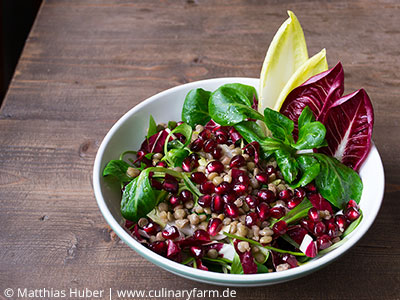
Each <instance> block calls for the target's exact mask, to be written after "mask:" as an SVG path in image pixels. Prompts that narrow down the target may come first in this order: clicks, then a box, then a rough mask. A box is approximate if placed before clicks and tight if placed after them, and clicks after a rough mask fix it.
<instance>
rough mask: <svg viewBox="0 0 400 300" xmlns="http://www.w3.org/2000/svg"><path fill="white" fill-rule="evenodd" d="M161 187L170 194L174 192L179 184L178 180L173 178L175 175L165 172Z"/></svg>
mask: <svg viewBox="0 0 400 300" xmlns="http://www.w3.org/2000/svg"><path fill="white" fill-rule="evenodd" d="M163 188H164V190H166V191H167V192H170V193H172V194H176V193H177V192H178V189H179V184H178V181H177V180H176V179H175V177H173V176H171V175H169V174H165V180H164V182H163Z"/></svg>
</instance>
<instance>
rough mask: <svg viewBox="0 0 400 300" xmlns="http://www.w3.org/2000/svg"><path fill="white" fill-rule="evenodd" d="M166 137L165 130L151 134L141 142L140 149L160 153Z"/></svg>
mask: <svg viewBox="0 0 400 300" xmlns="http://www.w3.org/2000/svg"><path fill="white" fill-rule="evenodd" d="M167 137H168V132H167V131H166V130H162V131H160V132H158V133H156V134H153V135H152V136H151V137H149V138H148V139H146V140H145V141H144V142H143V143H142V145H141V146H140V150H144V151H146V152H147V153H162V152H163V149H164V144H165V140H166V139H167Z"/></svg>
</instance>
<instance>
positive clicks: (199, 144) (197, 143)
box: [190, 138, 204, 152]
mask: <svg viewBox="0 0 400 300" xmlns="http://www.w3.org/2000/svg"><path fill="white" fill-rule="evenodd" d="M203 145H204V140H202V139H200V138H197V139H196V140H194V141H193V142H192V144H191V145H190V150H192V151H194V152H199V151H200V150H201V149H203Z"/></svg>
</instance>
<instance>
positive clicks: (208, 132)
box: [199, 129, 212, 140]
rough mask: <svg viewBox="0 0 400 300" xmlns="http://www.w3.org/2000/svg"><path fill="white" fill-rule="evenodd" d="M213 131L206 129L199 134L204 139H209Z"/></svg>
mask: <svg viewBox="0 0 400 300" xmlns="http://www.w3.org/2000/svg"><path fill="white" fill-rule="evenodd" d="M211 135H212V132H211V130H209V129H204V130H203V131H202V132H200V134H199V136H200V137H201V138H202V139H203V140H208V139H209V138H211Z"/></svg>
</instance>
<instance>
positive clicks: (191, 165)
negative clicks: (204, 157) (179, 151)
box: [182, 153, 199, 172]
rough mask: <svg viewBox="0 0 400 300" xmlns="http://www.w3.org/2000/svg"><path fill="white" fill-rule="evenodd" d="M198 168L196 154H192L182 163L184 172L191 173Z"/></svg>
mask: <svg viewBox="0 0 400 300" xmlns="http://www.w3.org/2000/svg"><path fill="white" fill-rule="evenodd" d="M198 166H199V157H198V155H197V154H195V153H192V154H190V155H189V156H188V157H186V158H185V159H184V160H183V162H182V169H183V170H184V171H185V172H191V171H192V170H193V169H196V168H197V167H198Z"/></svg>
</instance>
